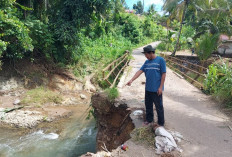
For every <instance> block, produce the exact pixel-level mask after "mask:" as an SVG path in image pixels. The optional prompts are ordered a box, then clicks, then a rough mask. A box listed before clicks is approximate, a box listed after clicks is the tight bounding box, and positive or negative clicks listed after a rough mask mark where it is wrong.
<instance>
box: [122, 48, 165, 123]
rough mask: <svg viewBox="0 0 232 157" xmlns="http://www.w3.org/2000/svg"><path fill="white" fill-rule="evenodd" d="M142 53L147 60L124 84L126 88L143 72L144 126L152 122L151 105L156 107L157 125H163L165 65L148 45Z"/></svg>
mask: <svg viewBox="0 0 232 157" xmlns="http://www.w3.org/2000/svg"><path fill="white" fill-rule="evenodd" d="M143 50H144V52H142V53H143V54H144V55H145V57H146V58H147V60H146V61H145V63H144V64H143V66H142V67H141V68H140V70H139V71H137V72H136V74H135V75H134V76H133V78H132V79H131V80H130V81H129V82H128V83H127V84H126V85H128V86H130V85H131V83H132V82H133V81H134V80H135V79H137V78H138V77H139V76H140V75H141V74H142V73H143V72H144V73H145V76H146V87H145V106H146V121H145V122H144V124H145V125H148V124H149V123H152V122H153V121H154V112H153V103H154V104H155V107H156V112H157V116H158V125H160V126H163V125H164V108H163V97H162V91H163V90H164V81H165V77H166V63H165V60H164V59H163V58H162V57H159V56H156V55H155V49H154V48H153V47H152V46H151V45H148V46H146V47H144V48H143Z"/></svg>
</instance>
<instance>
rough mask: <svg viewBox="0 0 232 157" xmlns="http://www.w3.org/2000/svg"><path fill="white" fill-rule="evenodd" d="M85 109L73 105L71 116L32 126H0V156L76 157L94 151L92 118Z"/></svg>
mask: <svg viewBox="0 0 232 157" xmlns="http://www.w3.org/2000/svg"><path fill="white" fill-rule="evenodd" d="M85 108H86V107H82V108H80V107H72V108H71V110H72V111H73V114H72V116H70V117H68V118H62V119H61V120H58V121H56V122H50V123H49V122H44V123H41V124H40V125H39V126H38V127H36V128H35V129H22V128H13V127H10V128H6V127H4V128H1V127H0V157H78V156H80V155H82V154H85V153H86V152H95V151H96V134H97V129H95V120H94V119H93V118H92V119H89V120H87V119H86V117H87V114H88V113H87V111H86V109H85Z"/></svg>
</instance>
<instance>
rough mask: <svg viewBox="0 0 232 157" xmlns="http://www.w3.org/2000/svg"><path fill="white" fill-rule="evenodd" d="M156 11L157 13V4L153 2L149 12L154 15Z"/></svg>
mask: <svg viewBox="0 0 232 157" xmlns="http://www.w3.org/2000/svg"><path fill="white" fill-rule="evenodd" d="M155 13H156V11H155V4H152V5H150V6H149V8H148V14H149V15H154V14H155Z"/></svg>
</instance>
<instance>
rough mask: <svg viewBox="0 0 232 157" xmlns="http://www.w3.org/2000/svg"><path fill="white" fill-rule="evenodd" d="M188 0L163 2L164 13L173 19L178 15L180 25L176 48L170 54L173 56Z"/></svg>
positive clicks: (167, 0)
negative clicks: (167, 13)
mask: <svg viewBox="0 0 232 157" xmlns="http://www.w3.org/2000/svg"><path fill="white" fill-rule="evenodd" d="M189 1H190V0H165V2H164V6H163V9H164V10H166V12H169V14H171V16H170V17H173V16H174V15H178V17H179V19H180V21H181V23H180V29H179V33H178V37H177V41H176V46H175V49H174V51H173V53H172V55H173V56H175V54H176V51H177V48H178V45H179V40H180V35H181V30H182V26H183V22H184V18H185V13H186V10H187V8H188V4H189Z"/></svg>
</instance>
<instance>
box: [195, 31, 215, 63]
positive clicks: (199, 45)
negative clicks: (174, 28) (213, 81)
mask: <svg viewBox="0 0 232 157" xmlns="http://www.w3.org/2000/svg"><path fill="white" fill-rule="evenodd" d="M218 37H219V35H218V34H216V35H212V34H210V33H206V34H204V35H202V36H201V37H200V38H199V39H197V41H196V44H195V51H196V53H197V55H198V57H199V59H200V60H207V59H208V58H209V57H210V56H211V54H212V52H213V51H214V50H215V49H216V48H217V42H218Z"/></svg>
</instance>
